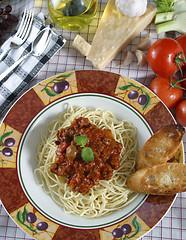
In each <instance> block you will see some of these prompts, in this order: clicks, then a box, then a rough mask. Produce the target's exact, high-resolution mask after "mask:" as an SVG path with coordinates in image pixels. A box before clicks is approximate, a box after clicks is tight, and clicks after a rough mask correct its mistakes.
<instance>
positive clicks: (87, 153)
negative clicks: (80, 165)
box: [81, 147, 94, 162]
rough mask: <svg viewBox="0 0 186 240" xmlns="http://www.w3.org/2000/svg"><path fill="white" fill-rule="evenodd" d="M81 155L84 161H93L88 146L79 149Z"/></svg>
mask: <svg viewBox="0 0 186 240" xmlns="http://www.w3.org/2000/svg"><path fill="white" fill-rule="evenodd" d="M81 157H82V159H83V160H84V161H86V162H93V161H94V153H93V151H92V149H91V148H90V147H84V148H83V149H82V151H81Z"/></svg>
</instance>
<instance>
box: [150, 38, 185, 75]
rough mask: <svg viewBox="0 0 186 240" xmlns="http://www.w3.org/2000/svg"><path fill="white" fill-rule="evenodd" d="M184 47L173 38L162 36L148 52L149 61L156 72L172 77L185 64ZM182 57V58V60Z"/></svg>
mask: <svg viewBox="0 0 186 240" xmlns="http://www.w3.org/2000/svg"><path fill="white" fill-rule="evenodd" d="M181 53H182V54H183V48H182V47H181V45H180V44H179V43H178V42H177V41H176V40H174V39H173V38H162V39H159V40H157V41H156V42H154V43H153V44H152V45H151V47H150V48H149V50H148V52H147V61H148V64H149V66H150V67H151V68H152V70H153V71H154V73H156V74H157V75H159V76H161V77H170V76H172V75H173V74H174V73H175V72H177V71H179V70H180V67H179V65H183V59H184V57H183V56H182V55H181ZM180 59H181V60H180Z"/></svg>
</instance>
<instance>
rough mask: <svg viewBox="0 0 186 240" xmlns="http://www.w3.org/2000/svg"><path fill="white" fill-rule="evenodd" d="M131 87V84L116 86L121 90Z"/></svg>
mask: <svg viewBox="0 0 186 240" xmlns="http://www.w3.org/2000/svg"><path fill="white" fill-rule="evenodd" d="M131 87H132V85H125V86H122V87H118V88H119V89H121V90H123V91H125V90H127V89H129V88H131Z"/></svg>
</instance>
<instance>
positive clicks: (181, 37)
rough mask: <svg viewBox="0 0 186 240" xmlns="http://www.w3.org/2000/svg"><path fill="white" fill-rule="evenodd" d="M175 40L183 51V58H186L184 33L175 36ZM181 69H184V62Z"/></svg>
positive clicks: (185, 66)
mask: <svg viewBox="0 0 186 240" xmlns="http://www.w3.org/2000/svg"><path fill="white" fill-rule="evenodd" d="M176 41H177V42H179V44H180V45H181V46H182V48H183V52H184V54H185V58H186V34H183V35H181V36H179V37H178V38H176ZM182 69H183V70H184V71H186V63H185V64H184V65H183V66H182Z"/></svg>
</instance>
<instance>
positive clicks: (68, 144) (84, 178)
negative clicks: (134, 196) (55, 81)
mask: <svg viewBox="0 0 186 240" xmlns="http://www.w3.org/2000/svg"><path fill="white" fill-rule="evenodd" d="M81 135H86V136H87V139H88V140H87V143H86V147H90V148H91V149H92V151H93V154H94V161H91V162H86V161H84V160H83V159H82V157H81V151H82V147H81V146H80V145H78V144H77V143H76V141H75V136H81ZM56 145H57V150H56V159H55V162H54V163H52V164H51V167H50V170H51V172H53V173H55V174H57V175H59V176H63V177H64V178H65V179H66V181H67V183H68V184H69V186H70V187H71V189H72V190H73V191H78V192H80V193H86V192H88V191H89V189H90V188H91V187H93V186H94V185H96V184H98V183H99V181H100V180H109V179H110V178H111V177H112V175H113V171H114V170H117V169H119V167H120V162H119V158H120V153H121V149H122V144H121V143H119V142H117V141H115V139H114V137H113V135H112V133H111V130H109V129H104V130H102V129H100V128H98V127H97V126H96V125H94V124H91V123H90V122H89V120H88V118H83V117H80V118H77V119H75V120H74V121H73V122H72V124H71V125H70V126H68V127H66V128H62V129H61V130H59V131H58V133H57V140H56Z"/></svg>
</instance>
